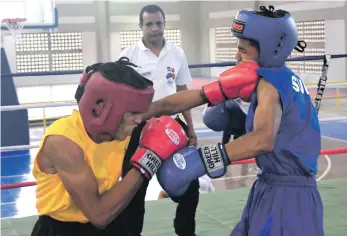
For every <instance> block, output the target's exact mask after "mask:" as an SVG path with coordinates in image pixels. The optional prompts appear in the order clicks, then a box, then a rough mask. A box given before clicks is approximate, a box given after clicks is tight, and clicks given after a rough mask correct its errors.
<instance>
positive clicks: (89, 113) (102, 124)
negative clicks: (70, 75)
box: [75, 64, 154, 142]
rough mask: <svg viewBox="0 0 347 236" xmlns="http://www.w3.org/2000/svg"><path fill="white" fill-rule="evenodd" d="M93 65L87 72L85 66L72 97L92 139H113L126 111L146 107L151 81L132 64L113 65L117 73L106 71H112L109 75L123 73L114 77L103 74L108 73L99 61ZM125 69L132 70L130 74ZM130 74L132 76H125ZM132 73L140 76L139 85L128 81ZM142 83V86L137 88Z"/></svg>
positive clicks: (151, 95)
mask: <svg viewBox="0 0 347 236" xmlns="http://www.w3.org/2000/svg"><path fill="white" fill-rule="evenodd" d="M96 65H97V66H96V67H94V69H95V68H96V70H91V71H89V73H88V68H89V67H87V72H83V74H82V78H81V83H80V85H79V87H78V89H77V92H76V96H75V97H76V99H77V101H78V107H79V111H80V114H81V117H82V120H83V124H84V127H85V129H86V130H87V132H88V133H89V135H91V137H92V138H93V139H94V141H96V142H102V141H109V140H113V137H114V136H115V134H116V132H117V130H118V128H119V124H120V121H121V119H122V116H123V114H124V113H125V112H135V113H144V112H147V111H148V108H149V105H150V104H151V102H152V99H153V95H154V89H153V87H151V86H150V85H152V83H151V81H149V80H147V79H146V78H144V77H142V76H141V75H139V74H138V73H137V72H136V71H135V70H133V69H132V68H131V67H128V66H125V65H121V66H122V68H121V69H116V70H117V72H118V73H113V71H107V72H112V73H111V74H112V76H114V75H115V74H116V75H115V77H117V76H123V77H124V78H120V79H116V80H114V78H113V79H110V78H105V77H108V74H110V73H107V72H105V71H103V70H102V69H100V68H101V66H100V65H102V64H96ZM118 66H119V65H118ZM92 67H93V66H92ZM124 70H132V71H131V73H130V74H129V72H128V73H125V72H124ZM129 75H131V77H132V78H126V77H128V76H129ZM134 76H136V77H138V78H137V79H138V80H139V79H140V80H142V81H140V82H141V83H142V84H141V85H140V86H132V85H131V83H132V82H134ZM117 80H118V81H120V82H118V81H117ZM143 80H145V82H144V81H143ZM148 81H149V82H148ZM135 83H136V82H135ZM137 83H138V82H137ZM145 83H147V84H145ZM144 84H145V85H144ZM141 86H142V88H139V87H141Z"/></svg>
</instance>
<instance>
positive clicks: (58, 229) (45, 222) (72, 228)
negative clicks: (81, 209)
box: [31, 216, 128, 236]
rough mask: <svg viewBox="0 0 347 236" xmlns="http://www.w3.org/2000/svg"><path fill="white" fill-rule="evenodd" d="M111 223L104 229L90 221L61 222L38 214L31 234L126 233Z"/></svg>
mask: <svg viewBox="0 0 347 236" xmlns="http://www.w3.org/2000/svg"><path fill="white" fill-rule="evenodd" d="M114 222H115V223H111V224H109V225H108V226H107V228H105V229H98V228H96V227H95V226H93V225H92V224H91V223H85V224H84V223H78V222H62V221H58V220H55V219H53V218H51V217H49V216H40V217H39V219H38V220H37V221H36V224H35V226H34V229H33V231H32V233H31V236H77V235H81V236H82V235H83V236H111V235H112V236H123V235H128V234H127V233H124V231H122V227H119V226H120V225H117V223H116V221H114Z"/></svg>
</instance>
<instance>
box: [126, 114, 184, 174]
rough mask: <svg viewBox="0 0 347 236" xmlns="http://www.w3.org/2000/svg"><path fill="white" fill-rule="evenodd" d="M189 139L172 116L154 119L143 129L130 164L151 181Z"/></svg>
mask: <svg viewBox="0 0 347 236" xmlns="http://www.w3.org/2000/svg"><path fill="white" fill-rule="evenodd" d="M187 139H188V138H187V136H186V134H185V132H184V130H183V129H182V126H181V125H180V124H179V123H178V122H177V121H176V120H174V119H173V118H171V117H170V116H163V117H160V118H152V119H150V120H149V121H148V122H147V124H146V125H145V126H144V127H143V130H142V133H141V137H140V141H139V147H138V149H137V150H136V152H135V153H134V155H133V156H132V158H131V160H130V163H131V165H132V166H133V167H135V168H137V169H139V170H140V171H141V173H142V174H143V175H144V176H145V177H146V178H147V179H151V178H152V177H153V175H154V174H155V173H156V172H157V171H158V169H159V168H160V166H161V165H162V162H163V161H164V160H166V159H167V158H169V157H170V156H171V155H172V154H173V153H174V152H175V151H177V150H179V149H181V148H183V147H185V146H186V145H187Z"/></svg>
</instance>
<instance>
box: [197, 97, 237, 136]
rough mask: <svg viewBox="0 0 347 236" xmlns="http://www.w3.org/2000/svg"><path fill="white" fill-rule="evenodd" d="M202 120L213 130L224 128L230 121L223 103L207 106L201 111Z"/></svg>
mask: <svg viewBox="0 0 347 236" xmlns="http://www.w3.org/2000/svg"><path fill="white" fill-rule="evenodd" d="M202 120H203V122H204V124H205V125H206V126H207V127H208V128H209V129H211V130H213V131H216V132H219V131H223V130H225V129H226V128H227V126H228V124H229V122H230V115H229V113H228V111H227V110H226V107H225V103H224V102H223V103H220V104H218V105H215V106H207V107H206V108H205V110H204V112H203V116H202Z"/></svg>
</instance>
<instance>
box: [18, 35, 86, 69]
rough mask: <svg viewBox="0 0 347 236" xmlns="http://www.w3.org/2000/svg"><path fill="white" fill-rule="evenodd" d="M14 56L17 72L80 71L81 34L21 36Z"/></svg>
mask: <svg viewBox="0 0 347 236" xmlns="http://www.w3.org/2000/svg"><path fill="white" fill-rule="evenodd" d="M16 54H17V58H16V59H17V72H45V71H61V70H82V69H83V56H82V34H81V33H26V34H22V37H21V39H20V40H18V41H17V42H16Z"/></svg>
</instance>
